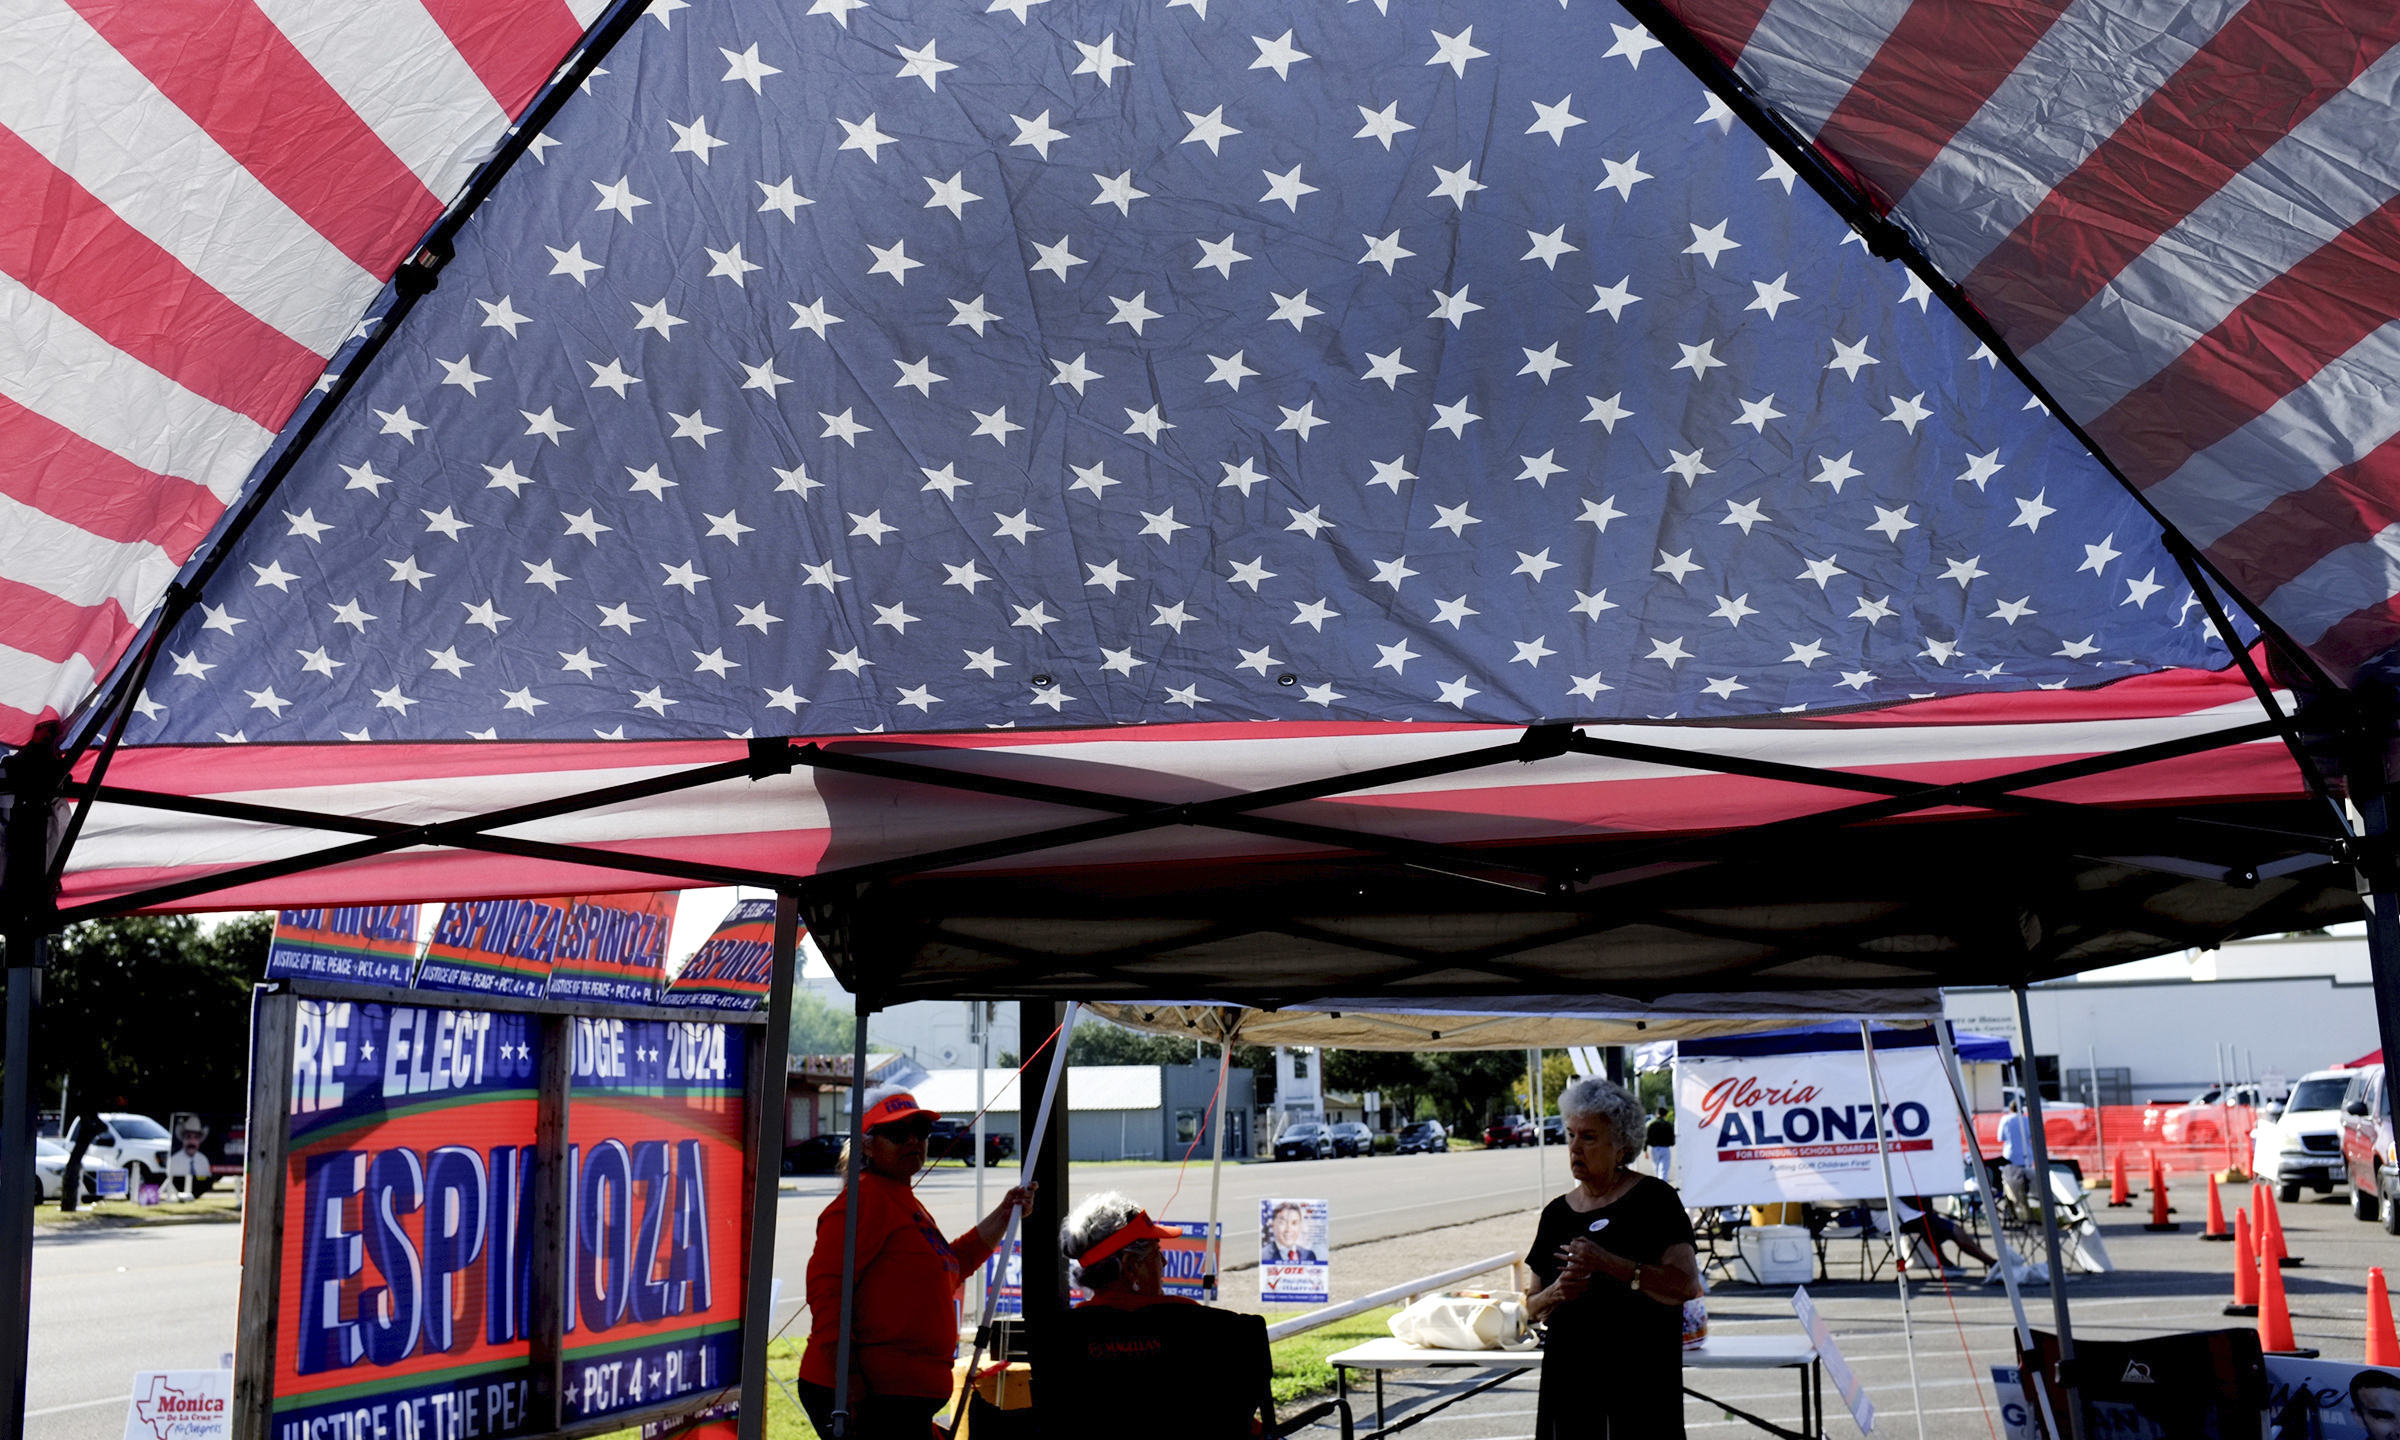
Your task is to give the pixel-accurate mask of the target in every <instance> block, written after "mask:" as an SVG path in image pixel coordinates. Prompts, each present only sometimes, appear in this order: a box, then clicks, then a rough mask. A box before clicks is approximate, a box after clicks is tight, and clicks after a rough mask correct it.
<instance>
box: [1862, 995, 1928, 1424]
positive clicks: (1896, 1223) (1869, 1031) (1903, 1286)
mask: <svg viewBox="0 0 2400 1440" xmlns="http://www.w3.org/2000/svg"><path fill="white" fill-rule="evenodd" d="M1858 1044H1859V1049H1860V1050H1861V1052H1863V1053H1864V1054H1865V1056H1866V1060H1867V1094H1868V1098H1869V1099H1871V1100H1873V1101H1874V1102H1875V1158H1876V1159H1877V1160H1878V1161H1880V1162H1881V1163H1882V1166H1883V1205H1884V1211H1883V1218H1884V1222H1885V1223H1886V1224H1887V1225H1888V1226H1889V1227H1890V1229H1891V1232H1892V1283H1893V1284H1895V1285H1897V1286H1899V1287H1900V1343H1901V1344H1902V1345H1904V1346H1906V1347H1908V1396H1909V1400H1910V1402H1911V1403H1912V1404H1914V1405H1915V1406H1916V1409H1917V1440H1925V1388H1924V1386H1923V1385H1922V1384H1921V1383H1919V1381H1918V1379H1917V1331H1916V1324H1915V1322H1914V1321H1912V1320H1911V1319H1910V1318H1909V1314H1908V1262H1907V1260H1906V1258H1905V1257H1906V1256H1907V1254H1908V1250H1907V1248H1906V1247H1907V1246H1908V1244H1909V1243H1910V1242H1909V1238H1908V1232H1907V1231H1906V1230H1905V1229H1904V1228H1902V1226H1901V1224H1900V1197H1899V1195H1898V1194H1897V1193H1896V1192H1894V1191H1893V1189H1892V1149H1891V1142H1890V1140H1889V1139H1888V1138H1887V1137H1886V1134H1885V1132H1886V1130H1888V1129H1889V1128H1890V1125H1891V1112H1890V1111H1889V1110H1887V1109H1885V1108H1884V1104H1883V1072H1882V1071H1880V1070H1878V1069H1876V1068H1875V1033H1874V1027H1873V1026H1871V1025H1869V1024H1868V1022H1866V1021H1864V1020H1861V1021H1859V1022H1858ZM1926 1203H1927V1204H1931V1203H1932V1202H1931V1201H1930V1200H1929V1201H1927V1202H1926ZM1933 1263H1934V1265H1935V1267H1936V1268H1937V1269H1938V1268H1939V1267H1940V1265H1941V1263H1942V1256H1941V1251H1940V1249H1939V1248H1938V1247H1937V1248H1936V1249H1935V1251H1934V1256H1933Z"/></svg>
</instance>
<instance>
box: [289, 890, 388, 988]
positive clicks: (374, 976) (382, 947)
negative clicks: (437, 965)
mask: <svg viewBox="0 0 2400 1440" xmlns="http://www.w3.org/2000/svg"><path fill="white" fill-rule="evenodd" d="M420 908H421V907H419V906H415V905H340V906H332V907H327V908H321V909H315V910H279V911H277V912H275V939H274V941H273V943H271V944H270V945H269V946H268V947H267V978H268V979H270V980H278V979H291V980H336V981H341V982H343V983H346V984H350V985H406V984H407V983H408V981H409V975H410V973H411V972H412V971H414V970H415V969H416V966H417V912H418V910H419V909H420Z"/></svg>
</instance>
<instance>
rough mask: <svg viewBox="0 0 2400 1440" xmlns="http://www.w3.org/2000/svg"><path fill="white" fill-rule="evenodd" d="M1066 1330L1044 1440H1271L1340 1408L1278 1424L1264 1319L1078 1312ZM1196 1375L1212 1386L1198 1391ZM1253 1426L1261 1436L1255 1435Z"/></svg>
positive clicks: (1174, 1312) (1207, 1313)
mask: <svg viewBox="0 0 2400 1440" xmlns="http://www.w3.org/2000/svg"><path fill="white" fill-rule="evenodd" d="M1066 1322H1067V1323H1066V1326H1065V1331H1066V1333H1065V1335H1064V1337H1063V1343H1062V1344H1061V1345H1060V1346H1059V1360H1060V1361H1061V1362H1062V1363H1061V1364H1060V1365H1059V1370H1060V1375H1059V1379H1058V1383H1057V1384H1056V1385H1055V1386H1048V1387H1045V1388H1044V1390H1043V1391H1042V1392H1041V1393H1040V1394H1039V1395H1038V1396H1037V1398H1036V1400H1035V1409H1036V1413H1038V1414H1039V1415H1040V1416H1041V1419H1042V1429H1043V1432H1044V1433H1045V1434H1050V1435H1121V1434H1127V1433H1132V1432H1133V1431H1135V1430H1138V1431H1139V1432H1140V1434H1141V1435H1142V1436H1143V1440H1248V1437H1250V1436H1252V1435H1254V1434H1263V1435H1265V1436H1267V1437H1269V1440H1273V1437H1279V1436H1283V1435H1288V1434H1290V1433H1292V1432H1293V1431H1296V1430H1299V1429H1301V1428H1303V1427H1305V1426H1308V1425H1311V1424H1314V1423H1315V1422H1316V1421H1317V1420H1318V1419H1319V1418H1321V1417H1322V1416H1324V1415H1326V1414H1329V1413H1331V1412H1332V1411H1334V1410H1335V1409H1337V1408H1339V1407H1338V1402H1336V1401H1330V1400H1329V1401H1326V1402H1324V1403H1322V1404H1318V1405H1313V1406H1311V1407H1309V1408H1308V1409H1307V1410H1306V1411H1303V1412H1302V1413H1301V1414H1298V1415H1295V1416H1293V1417H1291V1418H1290V1419H1288V1420H1284V1421H1281V1422H1278V1421H1277V1419H1276V1417H1275V1399H1274V1394H1273V1387H1272V1382H1273V1379H1274V1371H1275V1362H1274V1358H1273V1356H1272V1354H1271V1352H1270V1351H1269V1349H1268V1346H1267V1322H1266V1320H1265V1319H1264V1318H1263V1317H1261V1316H1257V1315H1243V1314H1239V1313H1236V1312H1234V1311H1231V1310H1214V1309H1210V1308H1209V1307H1207V1306H1204V1305H1148V1306H1144V1307H1143V1308H1141V1309H1139V1310H1118V1309H1114V1308H1111V1307H1109V1306H1105V1305H1079V1306H1077V1307H1076V1308H1074V1309H1073V1310H1070V1311H1068V1312H1067V1316H1066ZM1195 1376H1198V1377H1206V1380H1207V1382H1208V1383H1206V1384H1198V1385H1196V1384H1194V1383H1193V1379H1194V1377H1195ZM1254 1419H1256V1420H1259V1421H1261V1422H1263V1426H1262V1429H1261V1430H1259V1431H1253V1430H1252V1429H1251V1422H1252V1421H1253V1420H1254Z"/></svg>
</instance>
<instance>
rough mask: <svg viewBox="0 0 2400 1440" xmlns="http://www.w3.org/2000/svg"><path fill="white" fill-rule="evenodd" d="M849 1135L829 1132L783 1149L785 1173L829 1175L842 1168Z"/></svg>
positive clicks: (812, 1136)
mask: <svg viewBox="0 0 2400 1440" xmlns="http://www.w3.org/2000/svg"><path fill="white" fill-rule="evenodd" d="M849 1138H850V1137H849V1135H847V1134H846V1133H843V1132H840V1131H827V1132H826V1133H825V1134H823V1135H811V1136H809V1137H808V1138H807V1139H806V1140H802V1141H799V1142H797V1143H795V1144H791V1145H786V1146H784V1147H783V1173H784V1174H786V1175H829V1174H831V1173H833V1172H834V1171H836V1170H839V1169H841V1168H842V1145H843V1144H844V1143H845V1142H846V1141H848V1140H849Z"/></svg>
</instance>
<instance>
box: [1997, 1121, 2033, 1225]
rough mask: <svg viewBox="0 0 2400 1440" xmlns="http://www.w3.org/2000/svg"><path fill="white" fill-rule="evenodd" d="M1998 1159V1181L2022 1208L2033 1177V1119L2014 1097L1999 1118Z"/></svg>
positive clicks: (2021, 1208) (2011, 1198)
mask: <svg viewBox="0 0 2400 1440" xmlns="http://www.w3.org/2000/svg"><path fill="white" fill-rule="evenodd" d="M2000 1161H2001V1166H2000V1183H2001V1184H2002V1185H2005V1186H2006V1187H2007V1188H2008V1198H2009V1201H2010V1202H2011V1203H2012V1204H2014V1205H2015V1206H2016V1207H2017V1209H2018V1210H2019V1211H2020V1212H2022V1211H2023V1210H2024V1209H2025V1207H2026V1199H2025V1194H2026V1188H2027V1186H2028V1184H2029V1183H2030V1182H2031V1180H2032V1177H2033V1122H2031V1121H2030V1120H2028V1119H2026V1118H2025V1112H2024V1110H2023V1109H2022V1108H2021V1107H2020V1106H2019V1105H2018V1103H2017V1102H2016V1101H2014V1100H2011V1101H2009V1102H2008V1118H2007V1119H2005V1120H2003V1121H2001V1122H2000Z"/></svg>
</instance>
